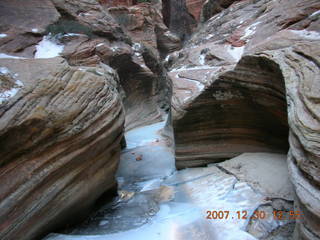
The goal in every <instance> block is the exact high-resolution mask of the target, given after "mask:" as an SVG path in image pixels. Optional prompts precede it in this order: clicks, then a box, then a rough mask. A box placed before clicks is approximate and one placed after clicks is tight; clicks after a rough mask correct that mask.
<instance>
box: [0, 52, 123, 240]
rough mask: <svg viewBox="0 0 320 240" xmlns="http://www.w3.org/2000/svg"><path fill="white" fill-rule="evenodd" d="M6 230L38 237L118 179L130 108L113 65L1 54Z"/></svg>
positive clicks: (0, 203) (0, 222) (0, 215)
mask: <svg viewBox="0 0 320 240" xmlns="http://www.w3.org/2000/svg"><path fill="white" fill-rule="evenodd" d="M0 66H1V68H0V72H1V73H0V82H1V85H0V100H1V103H0V159H1V160H0V181H1V191H0V238H1V239H3V240H12V239H21V240H27V239H38V238H39V237H41V236H42V235H44V234H46V233H47V232H50V231H53V230H54V229H55V228H56V227H59V226H60V227H61V226H62V225H63V224H66V223H68V224H70V223H72V222H74V221H76V220H78V218H79V217H81V216H82V215H85V213H86V212H87V211H88V210H89V209H90V208H91V206H92V205H93V204H94V203H95V201H96V199H97V198H98V197H99V196H100V195H101V194H102V193H104V192H105V191H107V190H109V189H111V188H113V187H114V186H115V184H116V183H115V180H114V174H115V171H116V169H117V165H118V161H119V155H120V141H121V139H122V137H123V125H124V111H123V108H122V103H121V99H120V97H119V94H118V91H117V87H118V78H117V74H116V73H115V72H114V71H113V70H112V69H111V68H110V67H108V66H107V65H104V64H101V65H99V66H97V67H71V66H69V65H68V64H67V63H66V61H65V60H64V59H62V58H59V57H57V58H51V59H41V60H40V59H2V60H1V61H0Z"/></svg>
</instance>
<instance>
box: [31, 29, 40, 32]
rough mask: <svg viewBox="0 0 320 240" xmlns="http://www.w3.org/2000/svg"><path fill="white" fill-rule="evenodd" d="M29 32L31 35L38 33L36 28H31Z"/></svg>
mask: <svg viewBox="0 0 320 240" xmlns="http://www.w3.org/2000/svg"><path fill="white" fill-rule="evenodd" d="M31 32H33V33H38V32H39V29H38V28H32V29H31Z"/></svg>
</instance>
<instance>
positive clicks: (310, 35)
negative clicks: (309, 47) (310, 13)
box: [289, 29, 320, 40]
mask: <svg viewBox="0 0 320 240" xmlns="http://www.w3.org/2000/svg"><path fill="white" fill-rule="evenodd" d="M289 31H291V32H293V33H295V34H297V35H299V36H300V37H303V38H306V39H310V40H319V39H320V33H319V32H316V31H308V30H305V29H304V30H289Z"/></svg>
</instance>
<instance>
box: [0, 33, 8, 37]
mask: <svg viewBox="0 0 320 240" xmlns="http://www.w3.org/2000/svg"><path fill="white" fill-rule="evenodd" d="M7 36H8V35H7V34H5V33H0V38H5V37H7Z"/></svg>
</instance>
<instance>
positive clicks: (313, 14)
mask: <svg viewBox="0 0 320 240" xmlns="http://www.w3.org/2000/svg"><path fill="white" fill-rule="evenodd" d="M316 15H320V10H318V11H315V12H314V13H312V14H311V15H310V17H313V16H316Z"/></svg>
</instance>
